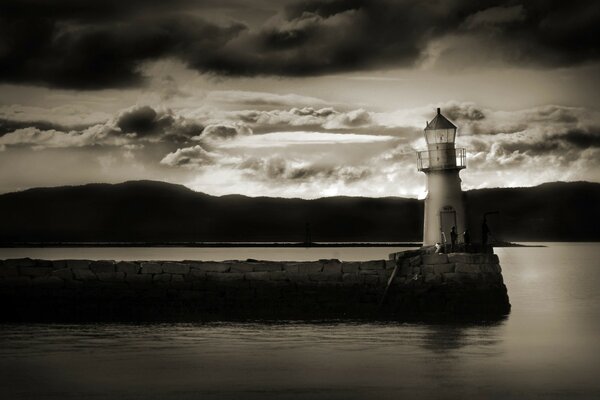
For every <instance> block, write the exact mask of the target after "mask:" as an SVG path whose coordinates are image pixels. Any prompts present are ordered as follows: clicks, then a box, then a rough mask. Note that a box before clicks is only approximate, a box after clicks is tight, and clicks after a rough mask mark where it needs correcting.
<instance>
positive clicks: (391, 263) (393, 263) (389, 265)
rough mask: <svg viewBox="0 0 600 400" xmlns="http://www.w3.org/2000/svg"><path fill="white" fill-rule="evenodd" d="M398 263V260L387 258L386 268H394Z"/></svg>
mask: <svg viewBox="0 0 600 400" xmlns="http://www.w3.org/2000/svg"><path fill="white" fill-rule="evenodd" d="M396 265H397V264H396V261H394V260H385V269H394V268H396Z"/></svg>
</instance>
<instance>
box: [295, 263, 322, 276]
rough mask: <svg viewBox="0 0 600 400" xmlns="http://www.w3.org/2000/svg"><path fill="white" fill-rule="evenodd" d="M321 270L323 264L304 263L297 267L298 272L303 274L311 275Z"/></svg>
mask: <svg viewBox="0 0 600 400" xmlns="http://www.w3.org/2000/svg"><path fill="white" fill-rule="evenodd" d="M322 270H323V264H322V263H320V262H305V263H302V264H301V265H299V268H298V272H300V273H304V274H313V273H316V272H321V271H322Z"/></svg>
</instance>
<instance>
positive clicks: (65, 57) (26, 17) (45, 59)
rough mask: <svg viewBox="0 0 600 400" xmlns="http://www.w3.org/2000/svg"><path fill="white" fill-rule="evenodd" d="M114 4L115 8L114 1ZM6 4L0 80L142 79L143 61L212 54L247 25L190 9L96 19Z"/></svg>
mask: <svg viewBox="0 0 600 400" xmlns="http://www.w3.org/2000/svg"><path fill="white" fill-rule="evenodd" d="M59 3H60V2H59ZM10 4H12V2H8V5H10ZM86 4H87V2H86ZM98 4H102V3H101V2H99V3H98ZM112 6H114V7H116V8H117V9H118V8H119V5H117V4H116V3H114V4H112ZM6 7H7V5H6V4H4V3H3V5H0V15H2V17H0V81H4V82H16V83H32V84H40V85H47V86H58V87H65V88H77V89H101V88H110V87H124V86H135V85H140V84H142V83H143V81H144V78H143V75H142V73H141V72H140V70H139V68H140V66H141V65H142V63H143V62H145V61H150V60H156V59H160V58H163V57H168V56H175V57H179V58H181V59H184V61H185V58H186V55H187V54H195V55H198V56H199V55H203V56H210V54H214V53H215V52H217V51H218V50H219V49H220V48H221V47H222V46H223V45H224V44H225V43H226V42H227V41H229V40H231V39H232V38H233V37H235V36H236V35H237V34H238V33H239V32H240V31H242V30H244V29H245V27H244V26H243V25H242V24H238V23H230V24H227V25H223V26H219V25H216V24H213V23H210V22H207V21H205V20H204V19H202V18H200V17H197V16H194V15H172V14H169V13H167V14H165V15H164V16H162V15H160V14H157V15H148V16H146V15H142V16H134V17H132V18H131V19H124V20H118V19H117V20H112V19H107V20H100V21H99V20H98V19H96V18H93V16H94V14H93V11H90V12H89V14H83V13H82V15H81V16H76V17H74V16H73V15H71V13H70V12H65V14H64V15H57V14H59V13H51V14H49V16H37V15H36V13H33V14H30V13H29V12H28V11H26V10H25V11H23V12H22V14H19V13H18V12H16V11H13V12H12V13H9V14H5V13H3V11H5V10H3V9H2V8H6ZM93 9H94V8H92V10H93ZM127 10H128V8H125V10H124V12H126V11H127ZM11 14H12V15H11Z"/></svg>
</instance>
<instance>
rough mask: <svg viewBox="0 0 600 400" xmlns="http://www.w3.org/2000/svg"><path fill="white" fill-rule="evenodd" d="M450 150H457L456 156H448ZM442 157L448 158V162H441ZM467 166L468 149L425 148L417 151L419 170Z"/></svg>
mask: <svg viewBox="0 0 600 400" xmlns="http://www.w3.org/2000/svg"><path fill="white" fill-rule="evenodd" d="M449 151H451V152H455V157H448V152H449ZM440 159H442V160H446V162H442V163H440V162H439V160H440ZM453 161H454V162H453ZM466 166H467V151H466V149H464V148H458V149H440V150H425V151H419V152H417V169H418V170H419V171H422V170H435V169H446V168H465V167H466Z"/></svg>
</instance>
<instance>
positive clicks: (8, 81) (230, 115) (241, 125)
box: [0, 0, 600, 198]
mask: <svg viewBox="0 0 600 400" xmlns="http://www.w3.org/2000/svg"><path fill="white" fill-rule="evenodd" d="M598 37H600V3H599V2H597V1H591V0H590V1H578V0H574V1H568V2H567V1H557V0H515V1H499V0H489V1H488V0H477V1H475V0H450V1H435V0H432V1H417V0H398V1H392V0H388V1H385V0H370V1H367V0H364V1H361V0H316V1H297V0H285V1H284V0H253V1H242V0H207V1H199V0H198V1H194V0H174V1H169V2H165V1H158V0H128V1H116V0H102V1H99V0H95V1H92V0H89V1H88V0H53V1H46V0H2V2H0V192H10V191H15V190H22V189H26V188H30V187H37V186H57V185H65V184H68V185H72V184H83V183H89V182H122V181H126V180H134V179H155V180H163V181H168V182H173V183H181V184H185V185H186V186H188V187H190V188H192V189H195V190H198V191H203V192H206V193H210V194H215V195H222V194H229V193H241V194H245V195H250V196H261V195H265V196H282V197H304V198H314V197H321V196H330V195H342V194H343V195H360V196H411V197H416V196H419V195H420V194H422V192H423V190H424V187H425V176H424V175H423V174H422V173H419V172H417V171H416V160H415V154H414V152H415V149H420V148H422V147H423V145H424V141H423V139H422V134H423V131H422V130H423V127H424V126H425V122H426V120H428V119H429V120H430V119H431V118H432V117H433V116H434V113H435V107H441V108H442V111H443V113H444V114H445V115H446V116H447V117H448V118H450V119H451V120H453V121H454V122H455V124H456V125H458V126H459V137H458V146H460V147H465V148H466V149H467V154H468V159H467V165H468V168H467V169H466V170H465V171H463V172H462V173H461V176H462V178H463V187H464V188H465V189H470V188H480V187H498V186H501V187H504V186H531V185H536V184H539V183H542V182H548V181H557V180H563V181H573V180H588V181H596V182H598V181H600V109H599V106H598V104H599V103H600V68H599V67H600V52H599V48H600V47H599V46H598V45H597V38H598Z"/></svg>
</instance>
